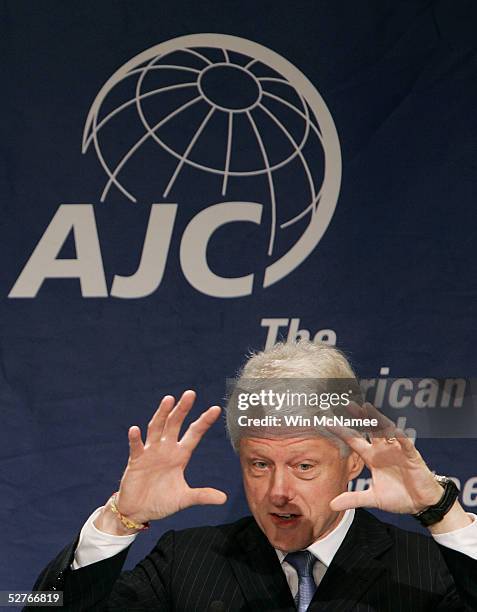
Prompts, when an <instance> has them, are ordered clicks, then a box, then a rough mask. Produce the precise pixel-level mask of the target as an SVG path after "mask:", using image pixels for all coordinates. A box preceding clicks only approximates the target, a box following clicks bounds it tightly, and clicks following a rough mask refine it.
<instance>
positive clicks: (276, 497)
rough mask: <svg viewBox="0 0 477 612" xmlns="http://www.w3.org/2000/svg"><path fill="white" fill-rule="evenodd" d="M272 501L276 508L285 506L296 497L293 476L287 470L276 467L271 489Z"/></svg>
mask: <svg viewBox="0 0 477 612" xmlns="http://www.w3.org/2000/svg"><path fill="white" fill-rule="evenodd" d="M269 497H270V501H271V503H272V504H273V505H274V506H278V507H281V506H285V505H286V504H287V503H288V502H289V501H291V500H292V499H293V498H294V497H295V491H294V488H293V482H292V476H291V475H290V474H288V472H287V470H286V468H280V467H275V469H274V470H273V474H272V478H271V480H270V488H269Z"/></svg>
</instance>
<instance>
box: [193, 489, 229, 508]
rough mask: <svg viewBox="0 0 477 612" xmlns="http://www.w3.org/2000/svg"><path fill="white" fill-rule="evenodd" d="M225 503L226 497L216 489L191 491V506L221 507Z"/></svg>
mask: <svg viewBox="0 0 477 612" xmlns="http://www.w3.org/2000/svg"><path fill="white" fill-rule="evenodd" d="M226 501H227V495H226V494H225V493H224V492H223V491H219V490H218V489H212V488H211V487H204V488H202V489H191V495H190V502H191V505H198V506H205V505H206V504H214V505H221V504H225V502H226Z"/></svg>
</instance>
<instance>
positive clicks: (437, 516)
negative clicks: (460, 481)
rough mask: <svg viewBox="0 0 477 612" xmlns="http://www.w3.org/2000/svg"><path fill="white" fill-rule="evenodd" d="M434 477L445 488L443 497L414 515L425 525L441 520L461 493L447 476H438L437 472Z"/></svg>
mask: <svg viewBox="0 0 477 612" xmlns="http://www.w3.org/2000/svg"><path fill="white" fill-rule="evenodd" d="M434 478H435V479H436V480H437V482H438V483H439V484H440V485H441V487H443V489H444V492H443V494H442V497H441V498H440V500H439V501H438V502H437V504H434V505H433V506H429V508H425V509H424V510H421V512H418V513H417V514H413V515H412V516H413V517H414V518H416V519H417V520H418V521H419V522H420V523H421V525H423V526H424V527H429V526H430V525H434V524H435V523H438V522H439V521H441V520H442V519H443V518H444V516H445V515H446V514H447V513H448V512H449V510H450V509H451V508H452V506H453V505H454V502H455V500H456V499H457V497H458V495H459V489H458V488H457V485H456V484H455V482H454V481H453V480H451V479H450V478H447V476H438V475H437V474H436V475H435V476H434Z"/></svg>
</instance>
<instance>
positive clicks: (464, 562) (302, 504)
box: [34, 342, 477, 612]
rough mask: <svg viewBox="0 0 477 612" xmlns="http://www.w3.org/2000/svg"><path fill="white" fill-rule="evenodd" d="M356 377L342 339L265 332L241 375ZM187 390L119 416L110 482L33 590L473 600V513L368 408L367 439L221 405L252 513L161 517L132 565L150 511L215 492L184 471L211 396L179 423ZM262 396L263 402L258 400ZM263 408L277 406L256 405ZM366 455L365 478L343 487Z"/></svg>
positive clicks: (310, 601) (123, 596)
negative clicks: (173, 520)
mask: <svg viewBox="0 0 477 612" xmlns="http://www.w3.org/2000/svg"><path fill="white" fill-rule="evenodd" d="M297 373H299V375H300V376H301V377H303V378H304V379H307V380H311V379H340V378H341V379H353V377H354V373H353V372H352V370H351V368H350V366H349V364H348V362H347V360H346V359H345V358H344V356H343V355H342V353H340V352H339V351H337V350H336V349H334V348H332V347H328V346H326V345H314V344H312V343H308V342H299V343H295V344H293V345H289V344H288V345H284V344H278V345H276V346H275V347H273V348H272V349H271V350H269V351H267V352H263V353H259V354H257V355H255V356H254V357H252V358H251V359H250V360H249V361H248V363H247V364H246V366H245V367H244V369H243V371H242V378H243V379H246V378H251V379H260V378H267V379H270V378H272V379H278V378H281V379H284V378H287V379H288V378H296V376H297ZM194 399H195V394H194V393H193V392H192V391H186V392H185V393H184V394H183V396H182V397H181V399H180V401H179V402H178V403H177V404H176V403H175V400H174V398H173V397H171V396H166V397H165V398H164V399H163V400H162V402H161V404H160V406H159V409H158V410H157V411H156V413H155V414H154V416H153V417H152V419H151V421H150V423H149V426H148V431H147V437H146V441H145V442H143V441H142V438H141V432H140V430H139V428H138V427H135V426H134V427H131V428H130V430H129V442H130V457H129V461H128V465H127V467H126V470H125V472H124V475H123V478H122V480H121V485H120V489H119V492H118V493H117V494H115V495H114V496H112V498H111V499H110V500H109V501H108V502H107V503H106V504H105V505H104V506H103V507H101V508H98V509H97V510H96V511H95V512H94V513H93V514H92V515H91V517H90V518H89V519H88V521H87V522H86V524H85V525H84V527H83V529H82V531H81V534H80V536H79V537H78V538H77V539H76V540H75V541H74V542H73V543H72V544H71V545H70V546H68V547H67V548H66V549H65V550H64V551H62V553H60V555H58V557H57V558H56V559H55V560H54V561H52V562H51V563H50V564H49V565H48V566H47V567H46V568H45V570H44V571H43V572H42V574H41V575H40V577H39V578H38V580H37V583H36V585H35V587H34V588H35V589H41V590H51V589H56V590H62V591H64V601H65V607H66V609H68V610H164V611H166V610H181V611H187V612H189V611H191V610H197V611H200V612H202V611H204V612H206V611H211V612H212V611H215V612H225V611H237V612H238V611H245V610H250V611H253V612H255V611H256V610H264V611H265V610H269V611H271V610H276V611H286V610H287V611H292V610H295V609H298V610H299V612H304V611H305V610H310V611H316V612H318V611H319V610H336V611H342V610H343V611H345V610H356V611H363V612H364V611H369V612H371V611H388V610H389V611H394V610H396V611H398V610H402V611H403V612H408V611H411V612H412V611H416V612H417V611H420V610H430V609H435V610H443V611H444V610H445V611H448V610H449V611H450V610H477V571H476V570H477V521H476V519H475V517H474V516H473V515H469V514H467V513H466V512H465V511H464V509H463V508H462V506H461V505H460V504H459V502H458V501H457V499H456V497H457V491H456V489H455V486H454V485H453V483H452V481H449V480H448V479H445V478H440V479H437V478H436V477H434V475H433V474H432V472H431V471H430V470H429V468H428V467H427V465H426V464H425V462H424V460H423V459H422V457H421V456H420V454H419V453H418V451H417V450H416V448H415V447H414V444H413V443H412V442H411V441H410V440H409V439H408V438H407V437H406V436H405V435H404V434H403V432H401V431H399V430H398V429H396V428H395V427H394V425H393V424H392V423H391V422H390V421H388V420H387V419H385V417H383V416H382V415H380V414H379V413H378V412H377V411H376V410H375V409H374V408H373V407H372V406H370V405H365V406H364V407H361V406H358V405H354V406H352V413H353V414H354V416H355V417H356V418H359V417H360V416H361V417H363V418H364V417H366V418H370V417H373V418H376V421H377V423H378V425H377V427H375V429H374V434H373V435H372V437H369V436H366V437H363V436H360V435H357V434H356V432H354V431H351V430H349V429H347V428H346V427H340V426H335V427H330V428H328V429H326V430H324V429H323V430H320V429H319V428H315V427H313V428H309V427H308V428H306V427H305V428H297V429H290V428H288V429H287V428H281V429H280V431H278V430H277V428H276V427H273V426H272V427H271V426H269V423H270V421H267V420H266V419H265V420H263V421H260V420H259V421H254V422H251V423H250V426H249V427H242V426H240V427H239V426H238V419H237V414H236V413H234V411H233V410H232V409H231V407H230V405H229V407H228V410H227V425H228V430H229V435H230V437H231V440H232V444H233V446H234V447H235V448H236V450H237V451H238V452H239V456H240V461H241V466H242V473H243V480H244V487H245V492H246V495H247V500H248V503H249V507H250V510H251V512H252V515H253V517H246V518H243V519H241V520H239V521H237V522H235V523H232V524H228V525H219V526H215V527H200V528H192V529H185V530H183V531H178V532H174V531H170V532H168V533H166V534H165V535H164V536H162V538H161V539H160V540H159V541H158V543H157V545H156V546H155V548H154V549H153V550H152V551H151V553H150V554H149V555H148V556H147V557H146V558H145V559H144V560H143V561H141V562H140V563H139V564H138V565H137V566H136V567H135V568H134V570H132V571H130V572H123V573H121V569H122V565H123V563H124V560H125V558H126V555H127V550H128V547H129V546H130V545H131V543H132V541H133V540H134V538H135V537H136V535H137V533H138V532H139V531H140V530H141V529H142V528H144V527H145V526H146V523H148V522H149V521H151V520H160V519H161V518H164V517H166V516H169V515H171V514H173V513H175V512H177V511H179V510H181V509H183V508H187V507H189V506H192V505H194V504H222V503H225V501H226V495H225V494H224V493H223V492H221V491H218V490H216V489H210V488H203V489H192V488H190V487H189V486H188V484H187V482H186V481H185V479H184V469H185V467H186V465H187V463H188V462H189V460H190V458H191V455H192V453H193V451H194V449H195V448H196V446H197V445H198V443H199V442H200V440H201V438H202V436H203V435H204V434H205V432H206V431H207V430H208V428H209V427H210V426H211V425H212V424H213V423H214V422H215V420H216V419H217V418H218V416H219V414H220V408H219V407H217V406H212V407H211V408H209V409H208V410H207V411H205V412H204V413H203V414H202V415H201V416H200V417H199V418H198V419H197V420H196V421H195V422H194V423H192V424H191V425H190V427H189V428H188V430H187V431H186V432H185V433H184V435H183V436H182V437H180V429H181V425H182V423H183V421H184V419H185V417H186V415H187V413H188V412H189V411H190V409H191V407H192V405H193V402H194ZM264 403H265V402H262V405H261V406H260V410H261V411H262V416H267V415H264V411H265V412H266V409H265V407H264V406H263V404H264ZM268 408H269V409H270V410H272V411H274V410H275V409H276V408H275V407H273V406H271V407H270V406H268ZM364 464H366V465H367V466H368V468H369V469H370V471H371V475H372V485H371V487H370V488H369V489H368V490H366V491H361V492H347V485H348V482H349V481H350V480H351V479H353V478H355V477H356V476H357V475H358V474H359V473H360V472H361V470H362V468H363V465H364ZM363 507H375V508H380V509H381V510H387V511H389V512H399V513H410V514H413V515H415V516H416V517H417V518H418V520H420V521H421V522H422V523H423V524H425V525H426V526H427V527H428V529H429V531H430V532H431V534H432V536H433V537H432V538H429V537H425V536H421V535H417V534H414V533H410V532H406V531H403V530H400V529H397V528H395V527H393V526H391V525H387V524H385V523H382V522H380V521H378V520H377V519H376V518H374V517H373V516H372V515H371V514H369V513H368V512H366V511H365V510H362V509H361V508H363Z"/></svg>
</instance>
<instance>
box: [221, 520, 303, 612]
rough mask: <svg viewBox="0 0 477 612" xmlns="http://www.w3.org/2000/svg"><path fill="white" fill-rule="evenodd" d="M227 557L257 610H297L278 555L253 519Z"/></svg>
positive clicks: (241, 532)
mask: <svg viewBox="0 0 477 612" xmlns="http://www.w3.org/2000/svg"><path fill="white" fill-rule="evenodd" d="M237 541H238V544H239V546H238V547H237V546H236V543H237ZM227 558H228V560H229V562H230V564H231V566H232V569H233V571H234V573H235V576H236V578H237V581H238V583H239V585H240V588H241V590H242V593H243V595H244V597H245V599H246V600H247V603H248V605H249V607H250V609H251V610H253V612H255V611H260V610H267V611H268V612H271V611H276V612H294V611H296V608H295V603H294V601H293V597H292V595H291V592H290V589H289V587H288V583H287V581H286V578H285V574H284V573H283V570H282V568H281V566H280V562H279V560H278V557H277V554H276V552H275V550H274V549H273V547H272V546H271V545H270V543H269V542H268V540H267V539H266V537H265V535H264V534H263V532H262V531H261V529H260V528H259V527H258V525H257V524H256V522H255V521H254V520H253V519H251V521H250V523H248V524H247V525H246V526H245V527H244V529H243V530H242V531H240V532H239V533H238V534H237V536H236V541H235V546H234V547H233V549H232V548H231V549H230V550H229V551H227Z"/></svg>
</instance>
